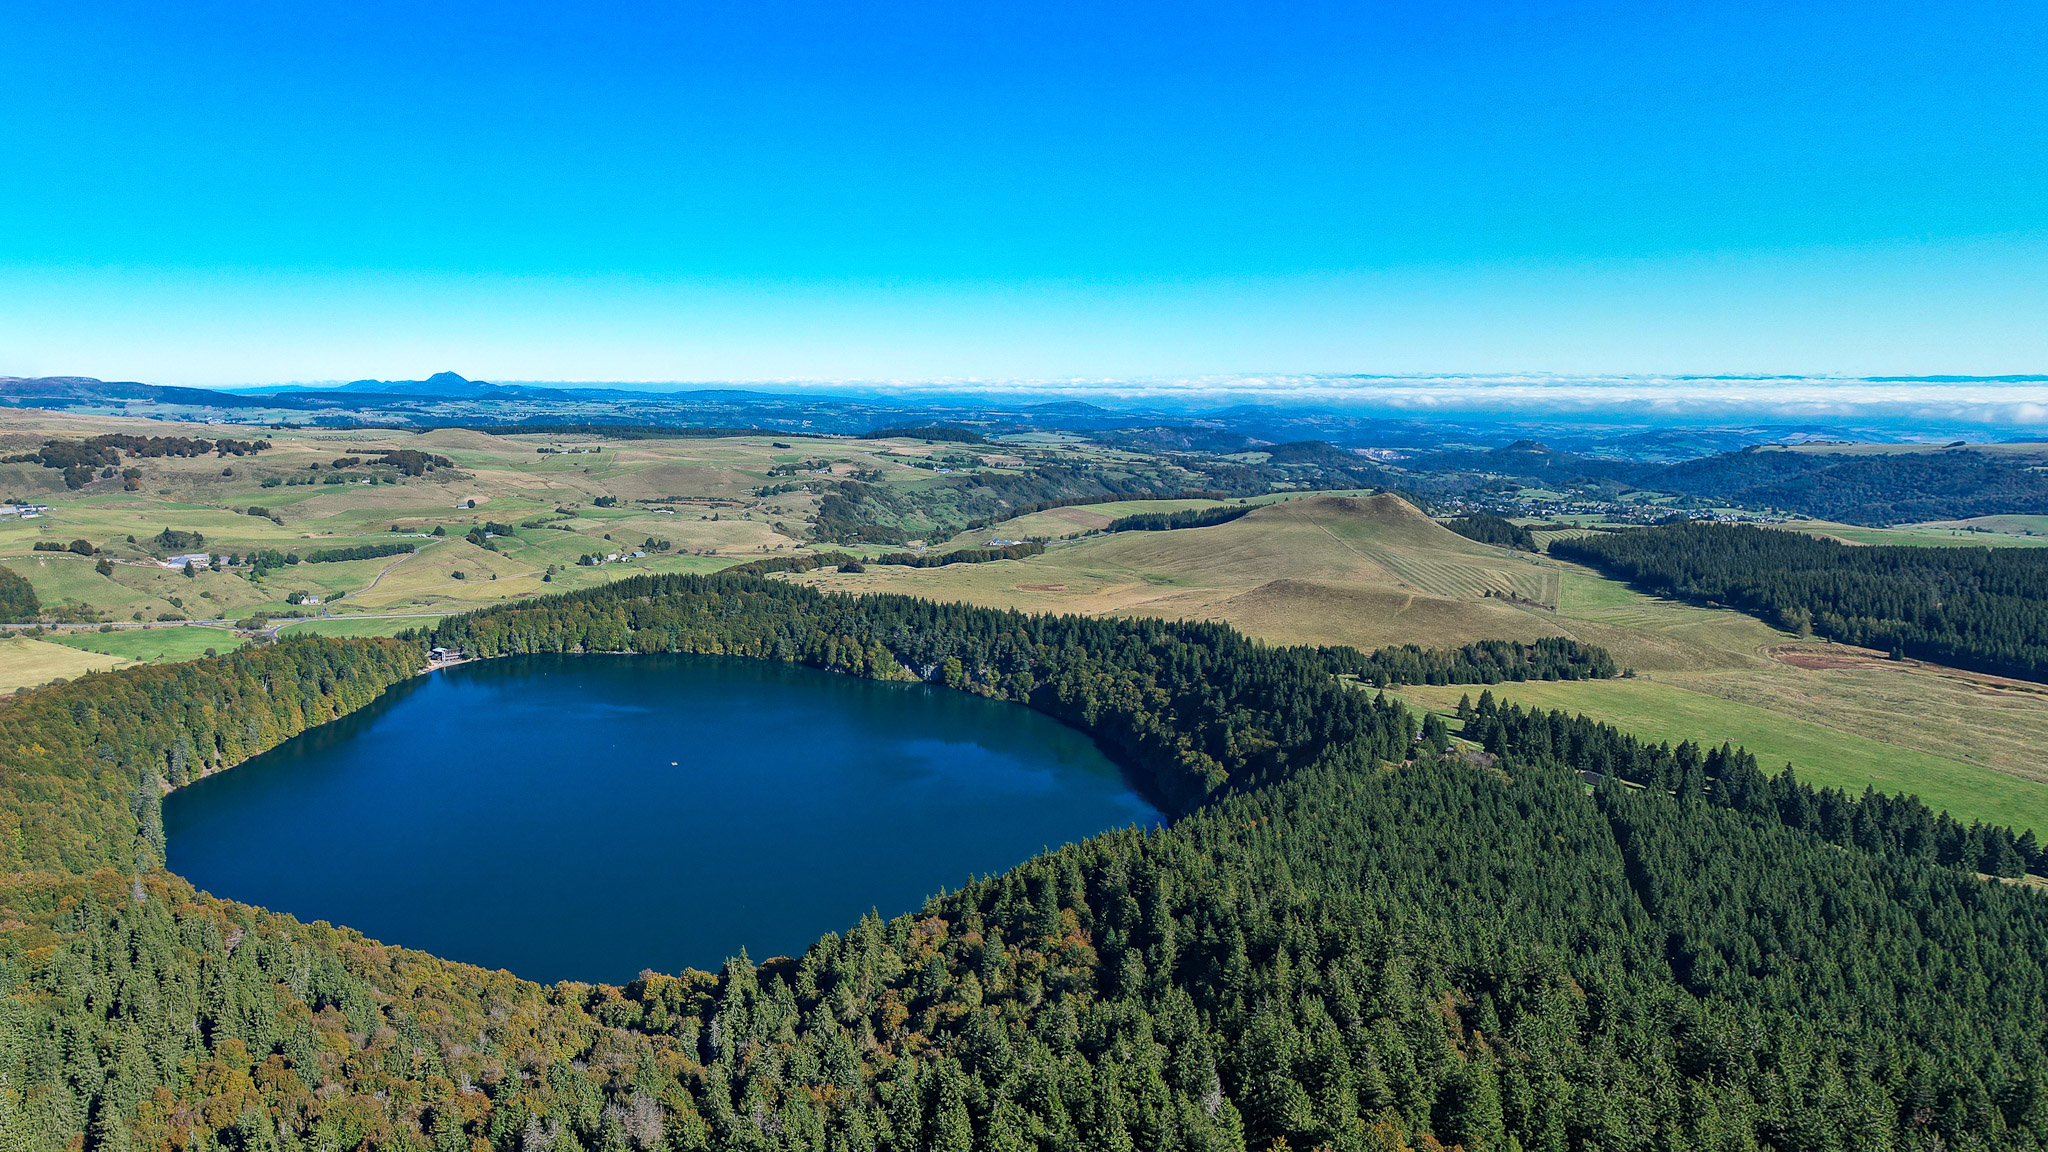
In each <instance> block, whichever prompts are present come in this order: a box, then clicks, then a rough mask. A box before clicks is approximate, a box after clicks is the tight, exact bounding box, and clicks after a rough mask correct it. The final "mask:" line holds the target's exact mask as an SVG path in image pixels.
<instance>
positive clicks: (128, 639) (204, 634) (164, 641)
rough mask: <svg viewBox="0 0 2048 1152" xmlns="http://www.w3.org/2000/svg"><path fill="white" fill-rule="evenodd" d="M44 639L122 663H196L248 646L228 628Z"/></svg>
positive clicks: (161, 629) (60, 634)
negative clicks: (211, 654) (209, 655)
mask: <svg viewBox="0 0 2048 1152" xmlns="http://www.w3.org/2000/svg"><path fill="white" fill-rule="evenodd" d="M44 639H46V640H49V641H50V642H51V643H55V644H63V645H65V646H67V647H71V648H76V649H79V650H80V651H83V652H100V653H104V654H106V655H109V656H119V657H120V658H121V659H123V660H134V661H144V662H147V661H156V660H174V661H175V660H193V659H197V658H198V657H201V656H204V655H206V653H207V650H208V649H212V650H213V651H216V652H227V651H230V650H232V649H235V648H239V647H241V646H242V644H243V643H244V642H245V641H244V639H243V638H242V637H240V636H237V635H236V634H235V633H233V632H231V631H229V630H228V629H225V628H205V627H198V626H183V627H180V626H172V625H164V626H161V627H156V628H118V629H116V630H114V631H112V632H90V631H67V632H53V633H51V634H49V635H48V636H46V637H44Z"/></svg>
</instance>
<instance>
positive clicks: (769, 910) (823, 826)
mask: <svg viewBox="0 0 2048 1152" xmlns="http://www.w3.org/2000/svg"><path fill="white" fill-rule="evenodd" d="M1159 820H1160V816H1159V813H1158V812H1157V811H1156V810H1155V809H1154V808H1153V807H1152V806H1151V805H1150V804H1148V803H1146V802H1145V801H1144V800H1143V799H1141V798H1140V797H1139V796H1138V795H1137V794H1136V793H1134V792H1133V791H1132V790H1131V789H1130V787H1129V786H1128V785H1127V784H1126V782H1125V780H1124V778H1123V776H1122V774H1121V773H1120V772H1119V771H1118V769H1117V768H1116V766H1115V765H1114V764H1113V763H1111V762H1110V760H1109V759H1108V758H1107V757H1106V756H1105V755H1104V754H1103V753H1102V751H1101V749H1100V748H1098V747H1097V746H1096V744H1095V743H1094V741H1093V740H1092V739H1091V738H1090V737H1088V736H1087V735H1085V734H1083V733H1081V732H1078V731H1076V730H1074V729H1072V728H1069V727H1067V726H1065V725H1063V724H1061V723H1059V722H1058V721H1056V720H1053V719H1052V718H1050V717H1048V716H1045V715H1042V714H1040V713H1037V712H1033V711H1031V710H1030V709H1028V708H1025V707H1022V706H1020V705H1016V704H1009V703H1004V702H1000V701H994V700H988V699H985V698H982V697H978V696H973V695H970V694H968V693H964V692H956V691H951V690H948V689H944V688H936V687H929V686H926V685H922V684H891V683H879V682H875V681H870V680H860V679H855V678H853V677H849V676H840V675H834V674H830V673H825V672H819V671H816V670H813V669H808V668H801V667H796V666H792V665H787V664H778V663H771V662H768V661H761V660H749V659H739V658H722V657H708V656H672V655H659V656H598V655H593V656H523V657H515V658H510V659H502V660H492V661H487V662H479V663H472V664H466V665H462V666H459V667H455V668H449V669H443V670H440V671H436V672H433V673H430V674H428V675H427V676H425V677H422V678H420V679H417V680H413V681H409V682H407V683H405V684H402V685H399V686H398V687H396V688H394V689H392V691H391V692H389V693H387V694H386V695H385V696H384V698H382V699H380V700H379V701H378V702H377V703H375V704H373V705H371V706H370V707H368V708H365V709H363V710H361V711H359V712H357V713H355V714H353V715H351V716H348V717H345V718H343V719H341V720H338V721H336V722H334V723H332V724H328V725H325V726H323V727H321V728H318V729H315V730H313V731H311V732H308V733H305V734H304V735H301V736H299V737H297V738H295V739H293V740H290V741H288V742H286V743H284V744H282V745H279V746H278V747H277V748H274V749H272V750H271V751H269V752H267V753H264V754H263V755H261V756H258V757H256V758H254V759H252V760H249V761H248V762H246V763H243V764H241V765H239V766H237V767H235V768H232V769H230V770H228V771H226V772H221V773H217V774H215V775H213V776H210V777H208V778H206V779H203V780H199V781H196V782H194V783H192V784H190V785H187V786H186V787H184V788H181V789H179V790H178V791H176V792H174V793H172V794H171V795H170V796H168V797H166V798H165V801H164V824H165V830H166V833H167V835H168V838H169V854H170V866H171V868H172V869H173V870H174V871H176V872H178V873H180V874H181V875H183V876H185V877H186V878H187V879H189V880H190V881H192V883H194V884H196V885H198V886H199V887H200V888H202V889H204V890H206V891H209V892H212V893H213V894H214V895H216V896H221V897H225V898H228V899H233V900H242V901H247V902H250V903H253V904H260V905H263V906H265V907H268V908H271V909H274V910H277V911H281V912H289V913H291V914H293V915H295V916H297V917H299V918H300V919H302V920H327V921H330V922H333V923H336V924H343V925H347V926H349V927H351V928H354V929H357V930H359V931H361V932H363V933H364V934H366V935H368V936H370V937H372V938H375V939H378V940H382V941H384V942H385V943H387V944H396V945H401V946H404V947H408V948H420V949H425V950H427V951H430V952H434V953H436V954H438V955H441V956H445V957H448V958H450V959H455V960H461V961H465V962H468V963H472V964H480V965H483V966H485V967H489V968H506V969H510V970H511V971H512V972H513V973H515V974H517V975H519V976H523V977H527V978H529V979H533V980H539V981H544V982H552V981H556V980H563V979H569V980H584V981H600V980H601V981H610V982H623V981H626V980H630V979H631V978H632V977H633V976H635V975H636V974H637V973H639V972H640V971H642V970H644V969H653V970H655V971H662V972H673V971H678V970H680V969H682V968H685V967H694V968H705V969H716V968H717V967H718V966H719V965H720V964H721V963H723V961H724V960H725V958H726V957H728V956H731V955H736V954H738V953H739V952H740V950H741V949H742V948H744V949H746V950H747V951H748V953H749V954H750V955H751V956H752V957H753V958H754V959H755V960H760V959H762V958H764V957H767V956H773V955H801V954H802V952H803V950H804V949H805V948H806V947H807V946H808V945H809V944H810V942H811V941H813V940H815V939H816V938H817V937H819V936H821V935H823V934H824V933H826V932H828V931H844V930H845V929H846V928H848V927H850V926H851V925H852V924H854V923H855V922H856V921H857V920H858V919H859V918H860V917H861V916H862V915H863V914H864V913H866V912H868V911H870V910H875V911H879V912H880V913H881V914H882V915H883V916H884V917H887V916H892V915H896V914H899V913H903V912H909V911H913V910H915V909H916V908H918V907H919V906H921V905H922V903H923V901H924V898H925V897H926V896H928V895H930V894H931V893H934V892H936V891H938V890H939V889H940V888H942V887H958V886H959V885H960V884H962V883H963V882H965V881H966V880H967V879H968V878H969V877H970V875H981V874H987V873H991V872H997V871H1001V870H1003V869H1006V868H1009V867H1011V866H1012V865H1015V864H1017V863H1019V862H1021V861H1023V860H1025V859H1027V858H1029V857H1030V856H1032V855H1034V854H1035V853H1037V852H1039V851H1040V850H1041V849H1043V848H1047V847H1057V846H1058V845H1060V844H1063V843H1067V842H1069V841H1073V840H1077V839H1082V838H1085V837H1087V836H1090V835H1093V834H1095V833H1097V832H1101V831H1103V830H1105V829H1109V828H1116V827H1123V826H1127V825H1130V824H1133V823H1137V824H1141V825H1153V824H1156V823H1158V822H1159Z"/></svg>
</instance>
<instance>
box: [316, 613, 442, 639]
mask: <svg viewBox="0 0 2048 1152" xmlns="http://www.w3.org/2000/svg"><path fill="white" fill-rule="evenodd" d="M440 619H441V618H440V617H439V616H355V617H350V616H342V617H337V618H334V619H325V620H302V621H299V622H298V623H296V624H287V625H285V626H284V627H282V628H279V629H278V630H277V634H278V635H279V636H394V635H396V634H398V633H400V632H403V631H405V630H406V629H408V628H431V627H433V626H434V624H435V623H436V622H438V621H439V620H440Z"/></svg>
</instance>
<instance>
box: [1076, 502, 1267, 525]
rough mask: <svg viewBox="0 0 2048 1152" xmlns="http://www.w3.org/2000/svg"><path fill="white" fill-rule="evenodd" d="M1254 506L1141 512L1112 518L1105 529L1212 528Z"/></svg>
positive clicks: (1229, 520)
mask: <svg viewBox="0 0 2048 1152" xmlns="http://www.w3.org/2000/svg"><path fill="white" fill-rule="evenodd" d="M1254 507H1255V505H1251V504H1231V505H1226V506H1224V507H1221V508H1184V509H1182V510H1180V511H1178V512H1140V513H1137V514H1136V515H1133V516H1119V517H1117V518H1116V519H1114V520H1111V521H1110V522H1109V527H1107V528H1105V529H1103V531H1105V532H1168V531H1171V530H1173V529H1176V528H1210V527H1214V526H1215V525H1218V524H1228V523H1230V522H1231V521H1232V520H1235V519H1237V518H1238V517H1240V516H1243V515H1244V514H1246V513H1248V512H1250V511H1252V510H1253V509H1254Z"/></svg>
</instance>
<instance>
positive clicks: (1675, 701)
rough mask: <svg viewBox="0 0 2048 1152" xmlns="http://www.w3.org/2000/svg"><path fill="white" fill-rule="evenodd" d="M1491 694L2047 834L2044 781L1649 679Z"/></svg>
mask: <svg viewBox="0 0 2048 1152" xmlns="http://www.w3.org/2000/svg"><path fill="white" fill-rule="evenodd" d="M1488 690H1490V691H1492V692H1493V694H1494V696H1495V697H1496V698H1497V699H1500V700H1503V701H1512V702H1514V703H1517V704H1521V705H1523V706H1525V707H1536V708H1558V709H1563V710H1564V711H1566V712H1570V713H1574V714H1579V713H1583V714H1585V715H1588V716H1592V717H1595V718H1597V719H1600V720H1605V721H1608V722H1609V723H1612V724H1614V725H1616V726H1618V727H1621V728H1624V729H1627V730H1628V731H1630V732H1633V733H1635V734H1636V735H1638V736H1641V737H1646V738H1648V739H1652V740H1665V741H1670V742H1671V743H1674V744H1676V743H1678V742H1679V741H1681V740H1694V741H1698V742H1699V743H1701V744H1703V745H1717V746H1718V745H1719V744H1721V743H1723V742H1728V743H1732V744H1736V745H1739V746H1742V747H1745V748H1748V749H1749V750H1750V751H1751V752H1754V753H1756V756H1757V760H1758V761H1759V763H1761V764H1762V766H1763V767H1764V768H1765V769H1767V770H1770V771H1776V770H1777V769H1780V768H1782V767H1784V766H1785V765H1786V764H1788V763H1789V764H1791V765H1793V766H1794V768H1796V769H1797V771H1798V772H1799V775H1800V778H1801V779H1804V780H1806V781H1808V782H1809V783H1812V784H1816V785H1828V786H1833V787H1839V788H1846V789H1849V790H1850V791H1853V792H1860V791H1862V790H1863V788H1864V787H1866V786H1869V787H1875V788H1876V789H1878V790H1879V791H1881V792H1910V793H1913V794H1915V795H1918V796H1919V797H1920V798H1921V799H1922V800H1924V801H1926V802H1927V803H1928V804H1929V805H1931V806H1933V807H1935V808H1945V809H1947V810H1948V811H1950V812H1953V813H1955V814H1956V815H1958V816H1959V817H1961V818H1963V819H1965V820H1971V819H1979V820H1987V821H1995V822H1997V823H2000V824H2011V825H2014V826H2016V827H2020V828H2035V829H2044V830H2048V783H2042V782H2039V781H2034V780H2025V779H2021V778H2019V777H2015V776H2011V775H2007V774H2004V773H1999V772H1992V771H1987V770H1986V769H1984V768H1983V767H1982V766H1981V765H1974V764H1968V763H1964V762H1961V761H1957V760H1952V759H1947V758H1944V757H1941V756H1936V755H1932V754H1930V753H1927V752H1924V751H1921V750H1918V749H1914V748H1907V747H1901V746H1900V745H1897V744H1889V743H1885V742H1882V741H1879V740H1876V739H1872V738H1870V737H1868V736H1863V735H1858V734H1856V733H1852V732H1844V731H1841V730H1840V729H1836V728H1830V727H1825V726H1822V725H1820V724H1815V723H1811V722H1808V721H1805V720H1801V719H1797V718H1794V717H1791V716H1787V715H1783V714H1780V713H1778V712H1774V711H1771V710H1768V709H1765V708H1760V707H1757V706H1754V705H1750V704H1744V703H1739V702H1736V701H1732V700H1726V699H1722V698H1719V697H1715V696H1709V695H1706V694H1705V693H1701V692H1695V691H1692V690H1690V689H1688V688H1685V687H1681V686H1678V685H1674V684H1664V683H1658V682H1656V681H1651V680H1643V679H1635V680H1604V681H1584V682H1557V683H1528V684H1496V685H1491V686H1489V689H1488ZM1479 691H1480V689H1479V688H1478V687H1476V686H1455V685H1420V686H1414V687H1404V688H1400V689H1397V692H1398V694H1399V695H1400V696H1402V697H1403V698H1404V699H1407V700H1410V701H1413V702H1415V703H1417V704H1420V705H1422V706H1424V707H1427V708H1431V709H1433V710H1435V711H1438V712H1443V713H1446V714H1448V713H1450V712H1451V711H1453V710H1454V709H1455V707H1456V705H1457V702H1458V699H1459V697H1460V696H1463V695H1466V694H1470V695H1472V696H1473V697H1474V698H1477V696H1478V694H1479Z"/></svg>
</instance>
